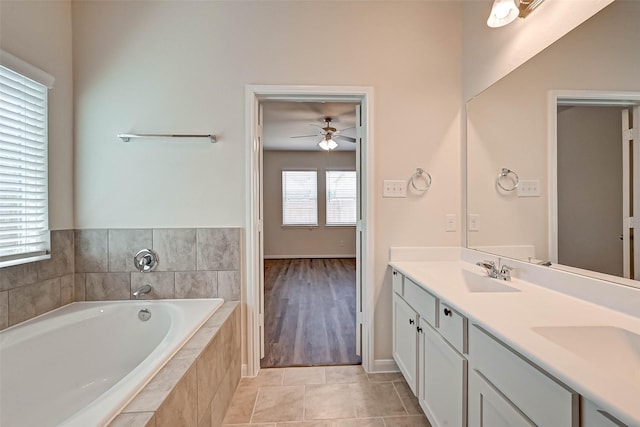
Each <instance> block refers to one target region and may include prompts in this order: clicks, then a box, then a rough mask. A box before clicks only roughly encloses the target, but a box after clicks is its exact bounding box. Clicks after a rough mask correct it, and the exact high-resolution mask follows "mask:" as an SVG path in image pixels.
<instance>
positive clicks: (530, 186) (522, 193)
mask: <svg viewBox="0 0 640 427" xmlns="http://www.w3.org/2000/svg"><path fill="white" fill-rule="evenodd" d="M518 197H540V180H539V179H521V180H520V183H519V184H518Z"/></svg>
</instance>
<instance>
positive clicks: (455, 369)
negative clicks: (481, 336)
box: [418, 319, 467, 427]
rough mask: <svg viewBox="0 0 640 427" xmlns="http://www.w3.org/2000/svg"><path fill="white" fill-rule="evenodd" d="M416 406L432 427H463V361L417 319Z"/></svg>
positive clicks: (465, 387)
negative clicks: (417, 401)
mask: <svg viewBox="0 0 640 427" xmlns="http://www.w3.org/2000/svg"><path fill="white" fill-rule="evenodd" d="M420 344H421V346H420V350H419V354H420V359H421V363H420V364H419V365H418V371H419V372H420V374H419V375H420V381H419V383H420V395H419V397H418V399H419V401H420V405H421V406H422V408H423V409H424V410H425V413H428V417H429V419H430V421H431V422H432V424H434V425H438V426H443V427H444V426H452V427H453V426H455V427H463V426H466V425H467V418H466V416H467V401H466V398H467V380H466V379H467V360H466V359H465V358H464V357H462V355H461V354H460V353H458V352H457V351H456V350H455V349H454V348H453V347H451V345H449V344H448V343H447V342H446V341H445V340H444V339H443V338H442V336H440V334H438V332H436V331H435V330H434V329H433V328H431V326H429V325H428V324H427V323H426V322H424V321H423V320H422V319H420Z"/></svg>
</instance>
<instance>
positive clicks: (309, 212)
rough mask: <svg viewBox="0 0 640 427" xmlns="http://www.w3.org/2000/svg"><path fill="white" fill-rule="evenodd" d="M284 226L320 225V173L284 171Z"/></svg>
mask: <svg viewBox="0 0 640 427" xmlns="http://www.w3.org/2000/svg"><path fill="white" fill-rule="evenodd" d="M282 225H311V226H315V225H318V172H316V171H299V170H298V171H292V170H283V171H282Z"/></svg>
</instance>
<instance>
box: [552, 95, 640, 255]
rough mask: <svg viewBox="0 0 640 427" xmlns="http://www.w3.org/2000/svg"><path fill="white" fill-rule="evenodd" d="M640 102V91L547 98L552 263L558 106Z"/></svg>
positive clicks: (555, 243)
mask: <svg viewBox="0 0 640 427" xmlns="http://www.w3.org/2000/svg"><path fill="white" fill-rule="evenodd" d="M639 102H640V92H627V91H597V90H550V91H549V94H548V97H547V114H548V115H547V120H548V134H547V140H548V150H547V156H548V157H547V163H548V165H549V166H548V185H547V186H548V190H549V191H548V193H549V199H548V203H549V230H548V239H549V240H548V248H549V261H551V262H552V263H554V264H557V263H558V107H557V106H558V104H565V105H570V104H575V105H578V104H579V105H583V106H585V107H586V106H590V107H599V106H612V105H617V106H620V107H623V106H625V105H629V104H632V103H639Z"/></svg>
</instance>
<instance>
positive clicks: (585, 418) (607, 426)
mask: <svg viewBox="0 0 640 427" xmlns="http://www.w3.org/2000/svg"><path fill="white" fill-rule="evenodd" d="M580 410H581V411H582V414H581V421H580V426H581V427H622V426H624V424H623V423H622V422H620V421H618V420H616V419H615V418H614V417H613V416H611V415H610V414H608V413H607V412H606V411H603V410H602V409H600V408H598V407H597V406H596V405H595V404H594V403H593V402H591V401H589V400H587V399H585V398H582V405H580Z"/></svg>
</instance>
